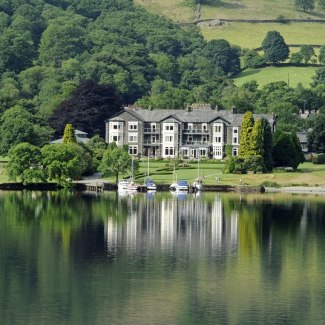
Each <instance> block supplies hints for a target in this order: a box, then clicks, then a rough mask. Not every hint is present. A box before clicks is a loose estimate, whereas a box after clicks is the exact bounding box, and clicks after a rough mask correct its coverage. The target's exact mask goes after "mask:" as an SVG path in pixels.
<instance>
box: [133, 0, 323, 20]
mask: <svg viewBox="0 0 325 325" xmlns="http://www.w3.org/2000/svg"><path fill="white" fill-rule="evenodd" d="M134 3H135V4H136V5H139V6H142V7H144V8H146V9H147V10H148V11H149V12H151V13H154V14H158V15H163V16H166V17H168V18H169V19H172V20H174V21H175V22H192V21H193V18H194V10H195V6H194V5H193V1H190V0H134ZM211 4H212V5H211ZM316 9H317V10H316V11H315V12H312V13H309V12H303V11H298V10H295V7H294V4H293V1H283V0H271V1H270V0H241V1H239V0H223V1H221V2H220V1H219V4H218V5H213V0H211V1H210V5H202V6H201V19H215V18H219V19H276V18H277V17H278V16H279V15H282V16H284V17H285V18H287V19H311V20H312V19H323V18H325V10H324V9H321V8H318V7H317V8H316Z"/></svg>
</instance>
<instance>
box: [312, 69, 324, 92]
mask: <svg viewBox="0 0 325 325" xmlns="http://www.w3.org/2000/svg"><path fill="white" fill-rule="evenodd" d="M312 79H313V82H312V84H311V85H312V86H313V87H316V86H317V85H325V68H319V69H317V70H316V71H315V75H314V76H313V77H312Z"/></svg>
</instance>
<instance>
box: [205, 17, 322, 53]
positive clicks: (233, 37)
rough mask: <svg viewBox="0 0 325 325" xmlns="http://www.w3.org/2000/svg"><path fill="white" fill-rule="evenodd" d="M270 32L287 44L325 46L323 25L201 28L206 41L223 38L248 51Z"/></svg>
mask: <svg viewBox="0 0 325 325" xmlns="http://www.w3.org/2000/svg"><path fill="white" fill-rule="evenodd" d="M271 30H276V31H278V32H279V33H280V34H281V35H282V36H283V38H284V40H285V42H286V43H287V44H310V45H324V44H325V24H317V23H290V24H273V23H268V24H252V23H233V22H231V23H225V24H224V25H221V26H215V27H202V28H201V32H202V35H203V36H204V38H205V39H207V40H212V39H221V38H223V39H226V40H228V41H229V42H230V43H231V44H233V45H238V46H240V47H241V48H248V49H253V48H258V47H261V45H262V42H263V39H264V37H265V36H266V34H267V32H268V31H271Z"/></svg>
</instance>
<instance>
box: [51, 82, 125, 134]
mask: <svg viewBox="0 0 325 325" xmlns="http://www.w3.org/2000/svg"><path fill="white" fill-rule="evenodd" d="M121 109H122V99H121V98H120V96H119V94H118V92H117V91H116V89H115V87H114V86H111V85H99V84H98V83H97V82H95V81H86V82H84V83H83V84H81V85H80V86H79V87H78V88H77V89H76V90H74V91H73V92H72V93H71V95H70V98H69V99H68V100H66V101H64V102H63V103H62V104H61V105H60V106H59V107H58V108H57V109H56V110H55V111H54V113H53V115H52V117H51V118H50V123H51V125H52V126H53V128H54V129H55V131H56V136H60V135H61V134H62V133H63V130H64V128H65V125H66V124H67V123H70V124H72V125H73V126H74V127H75V128H76V129H79V130H82V131H84V132H87V133H88V134H89V135H90V136H93V135H95V134H99V135H100V136H101V137H102V138H104V136H105V123H104V122H105V120H106V119H108V118H109V117H111V116H112V115H113V114H115V113H117V112H119V111H120V110H121Z"/></svg>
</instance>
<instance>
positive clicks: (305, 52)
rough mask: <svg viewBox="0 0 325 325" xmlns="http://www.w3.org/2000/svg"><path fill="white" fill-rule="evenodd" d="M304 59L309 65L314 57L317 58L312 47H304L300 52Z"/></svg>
mask: <svg viewBox="0 0 325 325" xmlns="http://www.w3.org/2000/svg"><path fill="white" fill-rule="evenodd" d="M299 53H300V54H301V56H302V58H303V59H304V61H305V63H308V62H309V61H310V60H311V58H312V57H313V56H315V51H314V48H313V47H312V46H311V45H302V46H301V48H300V52H299Z"/></svg>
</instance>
